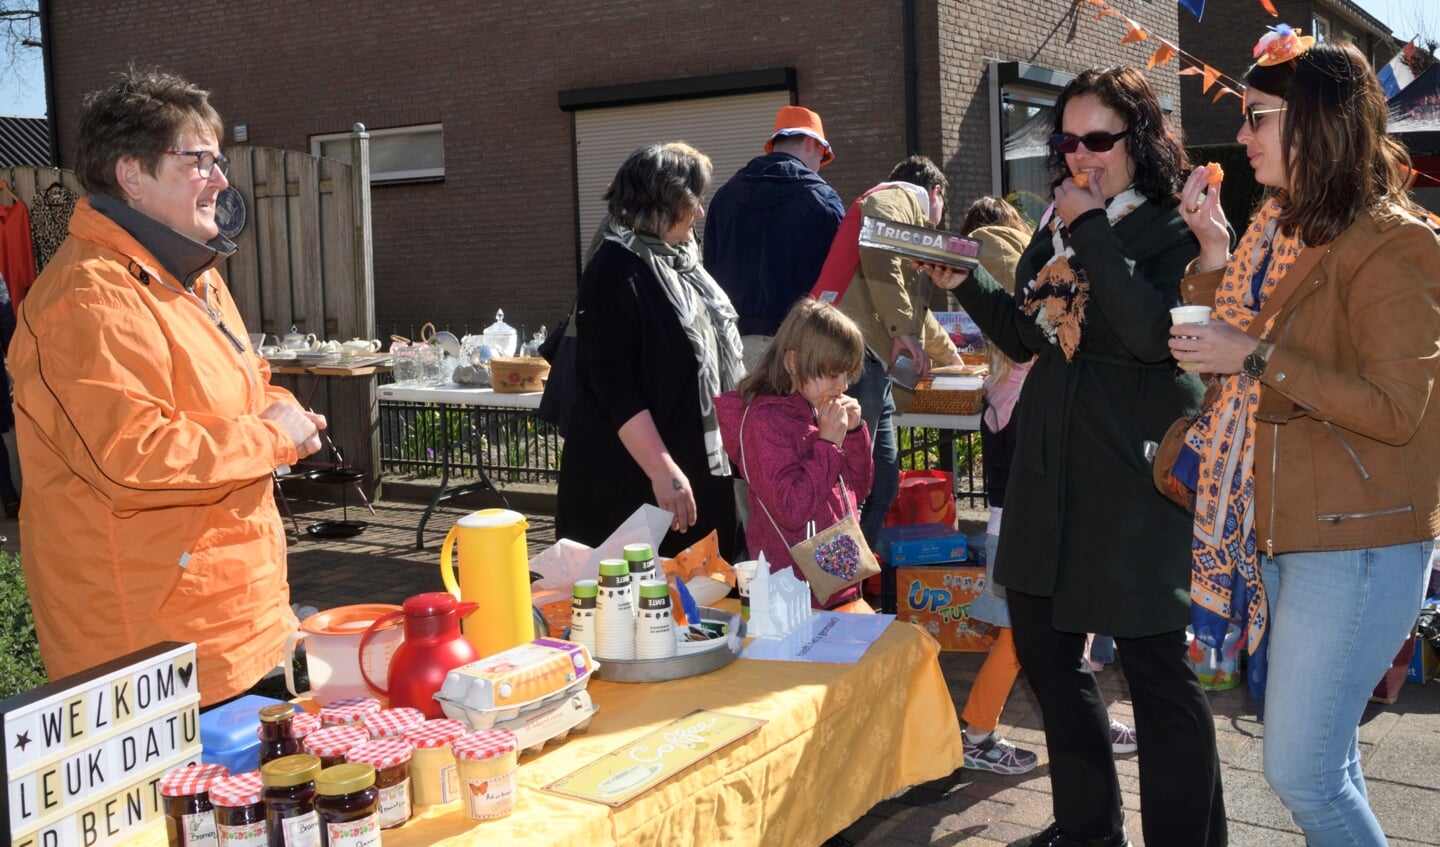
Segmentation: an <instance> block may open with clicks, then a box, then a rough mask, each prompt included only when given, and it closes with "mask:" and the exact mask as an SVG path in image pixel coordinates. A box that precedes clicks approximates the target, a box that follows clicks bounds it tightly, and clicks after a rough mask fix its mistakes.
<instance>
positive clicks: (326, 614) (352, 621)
mask: <svg viewBox="0 0 1440 847" xmlns="http://www.w3.org/2000/svg"><path fill="white" fill-rule="evenodd" d="M398 611H400V607H399V606H392V605H390V604H389V603H361V604H359V605H356V606H337V607H335V608H334V609H326V610H325V611H323V612H316V613H315V614H313V615H311V616H310V617H308V618H306V619H305V620H303V621H301V622H300V628H301V629H303V630H304V631H306V632H309V633H312V634H314V635H361V634H363V633H364V632H365V630H367V629H369V628H370V624H372V623H374V622H376V621H378V620H380V619H381V618H383V617H385V616H386V615H388V614H390V613H391V612H398ZM397 626H400V621H399V620H398V619H396V620H391V621H387V622H386V623H385V625H384V626H381V627H379V628H378V629H377V630H376V631H377V632H385V631H386V630H389V629H394V628H395V627H397Z"/></svg>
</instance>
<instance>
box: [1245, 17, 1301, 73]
mask: <svg viewBox="0 0 1440 847" xmlns="http://www.w3.org/2000/svg"><path fill="white" fill-rule="evenodd" d="M1267 29H1269V30H1270V31H1269V32H1267V33H1266V34H1265V35H1264V36H1262V37H1261V38H1260V40H1259V41H1258V42H1256V44H1255V64H1257V65H1267V66H1268V65H1278V64H1281V63H1282V62H1289V61H1291V60H1294V59H1298V58H1300V57H1301V56H1302V55H1304V53H1305V51H1306V50H1309V49H1310V48H1311V47H1313V46H1315V38H1314V37H1313V36H1309V35H1301V34H1300V30H1298V29H1292V28H1291V26H1290V25H1289V24H1276V25H1275V26H1272V27H1267Z"/></svg>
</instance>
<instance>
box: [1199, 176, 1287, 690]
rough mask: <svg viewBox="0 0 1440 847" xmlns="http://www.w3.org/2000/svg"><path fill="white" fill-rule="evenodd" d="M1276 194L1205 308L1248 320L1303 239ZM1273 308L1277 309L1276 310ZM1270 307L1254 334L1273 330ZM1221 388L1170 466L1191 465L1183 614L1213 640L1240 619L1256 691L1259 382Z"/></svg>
mask: <svg viewBox="0 0 1440 847" xmlns="http://www.w3.org/2000/svg"><path fill="white" fill-rule="evenodd" d="M1280 210H1281V209H1280V202H1279V201H1278V200H1276V199H1275V198H1273V197H1272V198H1270V200H1268V201H1267V202H1266V203H1265V205H1264V206H1263V207H1261V209H1260V211H1259V212H1258V213H1257V214H1256V216H1255V220H1254V221H1253V222H1252V223H1251V224H1250V228H1249V229H1248V230H1246V232H1245V237H1244V238H1242V239H1241V241H1240V246H1239V247H1238V248H1237V249H1236V250H1235V254H1234V255H1233V256H1232V257H1231V259H1230V262H1229V264H1227V265H1226V267H1225V278H1224V280H1223V281H1222V282H1221V283H1220V287H1219V289H1218V290H1217V291H1216V292H1215V308H1214V312H1213V317H1214V318H1215V319H1217V320H1222V321H1224V322H1226V323H1228V324H1230V325H1231V326H1235V327H1238V328H1239V329H1242V330H1245V329H1248V328H1249V326H1250V324H1251V323H1252V322H1253V321H1254V320H1255V318H1256V316H1257V315H1258V313H1259V311H1260V309H1261V307H1262V306H1263V305H1264V304H1265V300H1266V298H1267V297H1269V296H1270V293H1271V292H1272V291H1274V289H1275V286H1276V285H1277V284H1278V283H1279V281H1280V280H1281V279H1282V278H1284V276H1285V274H1286V273H1287V272H1288V271H1289V270H1290V267H1291V265H1293V264H1294V263H1295V259H1296V257H1297V256H1298V255H1299V254H1300V250H1301V248H1302V247H1303V246H1304V245H1303V244H1302V243H1301V241H1300V236H1299V234H1298V233H1297V234H1294V235H1285V234H1283V233H1280V232H1278V228H1277V225H1276V224H1277V219H1278V216H1279V214H1280ZM1277 314H1278V313H1277ZM1274 321H1275V318H1274V317H1273V316H1272V317H1271V318H1270V320H1269V323H1268V324H1267V325H1266V326H1265V327H1264V331H1263V333H1262V335H1261V337H1262V338H1263V337H1268V336H1269V335H1270V332H1271V330H1272V329H1273V324H1274ZM1214 379H1216V380H1218V381H1219V387H1220V393H1219V397H1218V398H1217V399H1216V400H1215V401H1214V402H1213V403H1212V404H1211V405H1210V406H1208V407H1207V408H1206V409H1205V410H1204V411H1202V412H1201V414H1200V415H1199V416H1198V417H1197V418H1196V419H1195V422H1194V423H1193V424H1192V425H1191V426H1190V430H1189V431H1188V432H1187V433H1186V437H1185V449H1184V450H1183V451H1182V456H1181V458H1180V459H1178V460H1177V463H1176V466H1177V471H1178V469H1180V468H1181V467H1183V465H1184V464H1186V463H1187V462H1188V463H1191V464H1192V465H1193V466H1194V468H1195V470H1196V474H1195V481H1196V482H1197V483H1198V484H1197V485H1196V486H1195V536H1194V539H1193V541H1192V543H1191V554H1192V573H1191V581H1190V600H1191V606H1190V618H1191V625H1192V627H1193V628H1194V630H1195V637H1196V639H1198V640H1199V641H1200V643H1201V644H1204V645H1205V646H1207V647H1214V648H1219V647H1220V646H1221V645H1222V644H1223V643H1224V641H1225V632H1226V630H1227V629H1228V627H1229V625H1230V623H1231V622H1232V621H1235V622H1237V623H1243V626H1244V627H1245V635H1246V640H1245V644H1246V649H1247V651H1248V652H1249V654H1250V663H1249V684H1250V691H1251V693H1252V694H1253V695H1254V696H1255V697H1257V698H1259V697H1262V696H1264V691H1265V670H1266V655H1265V654H1266V649H1267V647H1268V645H1267V644H1266V641H1265V638H1266V629H1267V628H1268V624H1269V617H1270V611H1269V606H1268V604H1267V602H1266V598H1265V586H1264V585H1263V584H1262V583H1261V581H1260V562H1259V556H1258V554H1257V550H1256V540H1255V437H1254V430H1255V414H1256V411H1257V410H1258V409H1259V407H1260V382H1259V380H1256V379H1253V378H1251V377H1249V376H1247V375H1245V374H1244V373H1237V374H1226V375H1223V376H1217V377H1214Z"/></svg>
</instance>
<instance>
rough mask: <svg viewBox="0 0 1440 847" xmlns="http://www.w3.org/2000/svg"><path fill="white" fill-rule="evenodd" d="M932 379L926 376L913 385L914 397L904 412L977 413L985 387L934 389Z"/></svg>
mask: <svg viewBox="0 0 1440 847" xmlns="http://www.w3.org/2000/svg"><path fill="white" fill-rule="evenodd" d="M934 381H935V380H934V379H933V378H931V377H926V378H925V379H922V380H920V382H918V383H916V385H915V399H913V400H911V401H910V408H909V410H908V411H907V412H906V414H913V415H978V414H980V404H981V402H982V401H983V400H984V399H985V389H984V388H983V387H981V388H977V389H975V390H974V391H936V390H935V389H933V388H931V387H930V386H931V384H932V383H934Z"/></svg>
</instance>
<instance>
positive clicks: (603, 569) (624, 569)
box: [600, 559, 630, 576]
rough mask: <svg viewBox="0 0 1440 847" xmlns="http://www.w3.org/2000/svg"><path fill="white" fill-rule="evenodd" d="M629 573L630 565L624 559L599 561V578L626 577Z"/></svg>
mask: <svg viewBox="0 0 1440 847" xmlns="http://www.w3.org/2000/svg"><path fill="white" fill-rule="evenodd" d="M629 573H630V563H629V562H627V561H625V560H624V559H601V560H600V575H601V576H626V575H628V574H629Z"/></svg>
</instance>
